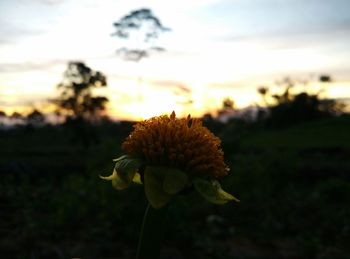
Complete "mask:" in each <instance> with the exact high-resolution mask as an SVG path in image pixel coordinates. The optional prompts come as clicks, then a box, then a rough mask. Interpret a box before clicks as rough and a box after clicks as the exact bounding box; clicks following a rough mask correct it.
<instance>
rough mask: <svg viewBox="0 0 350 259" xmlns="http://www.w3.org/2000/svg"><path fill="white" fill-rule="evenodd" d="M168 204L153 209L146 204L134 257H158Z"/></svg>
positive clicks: (154, 258)
mask: <svg viewBox="0 0 350 259" xmlns="http://www.w3.org/2000/svg"><path fill="white" fill-rule="evenodd" d="M167 210H168V206H165V207H163V208H160V209H154V208H153V207H152V206H151V205H150V204H148V206H147V209H146V211H145V215H144V217H143V222H142V227H141V232H140V237H139V244H138V247H137V255H136V259H149V258H151V259H157V258H159V254H160V249H161V247H162V241H163V235H164V222H165V216H166V214H167Z"/></svg>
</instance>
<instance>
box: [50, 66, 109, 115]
mask: <svg viewBox="0 0 350 259" xmlns="http://www.w3.org/2000/svg"><path fill="white" fill-rule="evenodd" d="M105 86H107V80H106V76H105V75H103V74H102V73H101V72H98V71H94V70H92V69H91V68H89V67H88V66H86V65H85V64H84V63H83V62H70V63H69V64H68V68H67V70H66V71H65V73H64V78H63V81H62V82H61V83H60V84H58V86H57V88H58V90H59V91H60V96H59V98H58V99H56V100H54V102H55V103H56V104H57V105H58V108H59V110H62V111H64V112H66V113H68V116H69V117H71V118H72V119H76V118H81V119H87V120H93V119H96V118H98V117H99V115H101V112H102V111H104V110H105V105H106V103H107V102H108V99H107V98H106V97H104V96H93V95H92V90H93V89H94V88H99V87H105Z"/></svg>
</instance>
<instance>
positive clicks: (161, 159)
mask: <svg viewBox="0 0 350 259" xmlns="http://www.w3.org/2000/svg"><path fill="white" fill-rule="evenodd" d="M220 142H221V141H220V139H219V138H218V137H216V136H214V134H213V133H211V132H210V131H209V130H208V129H207V128H206V127H204V126H203V125H202V122H201V121H200V120H198V119H192V118H191V117H190V116H188V117H187V118H186V119H185V118H183V119H181V118H180V119H179V118H176V115H175V112H172V114H171V115H170V117H169V116H167V115H163V116H159V117H153V118H151V119H148V120H145V121H142V122H139V123H138V124H136V125H135V126H134V131H133V132H132V133H131V134H130V135H129V136H128V137H127V139H126V140H125V142H124V143H123V144H122V148H123V150H124V151H125V153H126V154H127V155H125V156H122V157H120V158H118V159H116V160H115V161H116V166H115V170H114V172H113V174H112V175H111V176H109V177H102V178H103V179H106V180H112V184H113V186H114V187H115V188H116V189H124V188H127V187H128V186H129V185H130V183H131V182H137V183H144V184H145V192H146V196H147V198H148V200H149V202H150V204H151V205H152V206H153V207H154V208H160V207H163V206H164V205H165V204H167V203H168V202H169V200H170V199H171V198H172V196H173V195H175V194H176V193H178V192H180V191H181V190H183V189H185V188H191V187H192V186H194V187H195V189H196V190H197V191H198V192H199V193H200V194H201V195H202V196H203V197H204V198H206V199H207V200H208V201H210V202H213V203H216V204H224V203H226V202H227V201H229V200H237V199H236V198H234V197H233V196H232V195H230V194H228V193H226V192H225V191H223V190H222V189H221V187H220V184H219V182H218V181H217V179H218V178H221V177H223V176H225V175H227V173H228V171H229V169H228V167H227V166H226V165H225V163H224V153H223V151H222V150H221V149H220Z"/></svg>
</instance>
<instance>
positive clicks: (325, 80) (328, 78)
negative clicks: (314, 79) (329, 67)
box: [318, 75, 332, 83]
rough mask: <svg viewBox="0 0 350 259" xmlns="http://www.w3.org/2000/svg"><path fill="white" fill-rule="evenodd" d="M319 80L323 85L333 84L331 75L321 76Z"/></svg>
mask: <svg viewBox="0 0 350 259" xmlns="http://www.w3.org/2000/svg"><path fill="white" fill-rule="evenodd" d="M318 80H319V81H320V82H322V83H329V82H332V78H331V76H330V75H320V77H319V78H318Z"/></svg>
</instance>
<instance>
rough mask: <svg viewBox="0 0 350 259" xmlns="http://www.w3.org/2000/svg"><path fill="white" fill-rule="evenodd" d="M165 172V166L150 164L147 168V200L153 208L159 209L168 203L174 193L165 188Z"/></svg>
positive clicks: (145, 181) (145, 180)
mask: <svg viewBox="0 0 350 259" xmlns="http://www.w3.org/2000/svg"><path fill="white" fill-rule="evenodd" d="M164 178H165V174H164V168H161V167H151V166H148V167H146V169H145V179H144V184H145V193H146V197H147V200H148V201H149V203H150V204H151V205H152V207H153V208H156V209H159V208H161V207H163V206H164V205H166V204H167V203H168V202H169V201H170V199H171V197H172V195H170V194H168V193H166V192H165V191H164V189H163V182H164Z"/></svg>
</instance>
